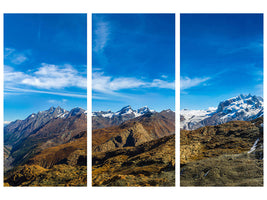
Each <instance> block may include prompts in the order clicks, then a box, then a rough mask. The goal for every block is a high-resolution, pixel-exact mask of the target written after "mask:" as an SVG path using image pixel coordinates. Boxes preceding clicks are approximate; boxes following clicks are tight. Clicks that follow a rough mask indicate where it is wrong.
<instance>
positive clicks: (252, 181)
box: [180, 117, 263, 186]
mask: <svg viewBox="0 0 267 200" xmlns="http://www.w3.org/2000/svg"><path fill="white" fill-rule="evenodd" d="M262 123H263V118H262V117H261V118H258V119H256V120H253V121H249V122H245V121H232V122H228V123H225V124H221V125H217V126H206V127H203V128H199V129H197V130H194V131H186V130H181V138H180V145H181V149H180V159H181V160H180V164H181V171H180V175H181V176H180V184H181V186H263V127H262Z"/></svg>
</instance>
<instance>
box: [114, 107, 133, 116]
mask: <svg viewBox="0 0 267 200" xmlns="http://www.w3.org/2000/svg"><path fill="white" fill-rule="evenodd" d="M133 112H134V111H133V109H132V108H131V106H129V105H128V106H125V107H123V108H122V109H121V110H120V111H118V112H116V113H115V114H116V115H125V114H131V113H133Z"/></svg>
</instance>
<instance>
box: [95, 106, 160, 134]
mask: <svg viewBox="0 0 267 200" xmlns="http://www.w3.org/2000/svg"><path fill="white" fill-rule="evenodd" d="M146 113H155V111H154V110H150V109H149V108H148V107H147V106H144V107H142V108H139V109H137V110H133V109H132V108H131V106H129V105H128V106H125V107H123V108H122V109H121V110H119V111H117V112H111V111H110V110H109V111H98V112H93V113H92V128H93V130H94V129H99V128H106V127H109V126H116V125H119V124H121V123H122V122H124V121H127V120H130V119H133V118H136V117H139V116H142V115H144V114H146Z"/></svg>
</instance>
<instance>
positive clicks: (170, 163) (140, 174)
mask: <svg viewBox="0 0 267 200" xmlns="http://www.w3.org/2000/svg"><path fill="white" fill-rule="evenodd" d="M92 184H93V186H175V137H174V135H171V136H166V137H163V138H160V139H157V140H153V141H149V142H146V143H143V144H141V145H138V146H136V147H124V148H117V149H115V150H111V151H106V152H95V153H93V154H92Z"/></svg>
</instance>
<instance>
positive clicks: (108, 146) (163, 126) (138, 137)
mask: <svg viewBox="0 0 267 200" xmlns="http://www.w3.org/2000/svg"><path fill="white" fill-rule="evenodd" d="M174 119H175V114H174V112H172V111H171V110H166V111H162V112H160V113H156V112H155V113H151V112H149V113H146V114H144V115H141V116H140V117H136V118H134V119H131V120H128V121H126V122H124V123H122V124H120V125H118V126H112V127H109V128H103V129H97V130H93V133H92V147H93V149H92V150H93V152H104V151H110V150H112V149H115V148H119V147H128V146H137V145H139V144H142V143H144V142H147V141H150V140H154V139H158V138H161V137H164V136H167V135H171V134H174V132H175V120H174Z"/></svg>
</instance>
